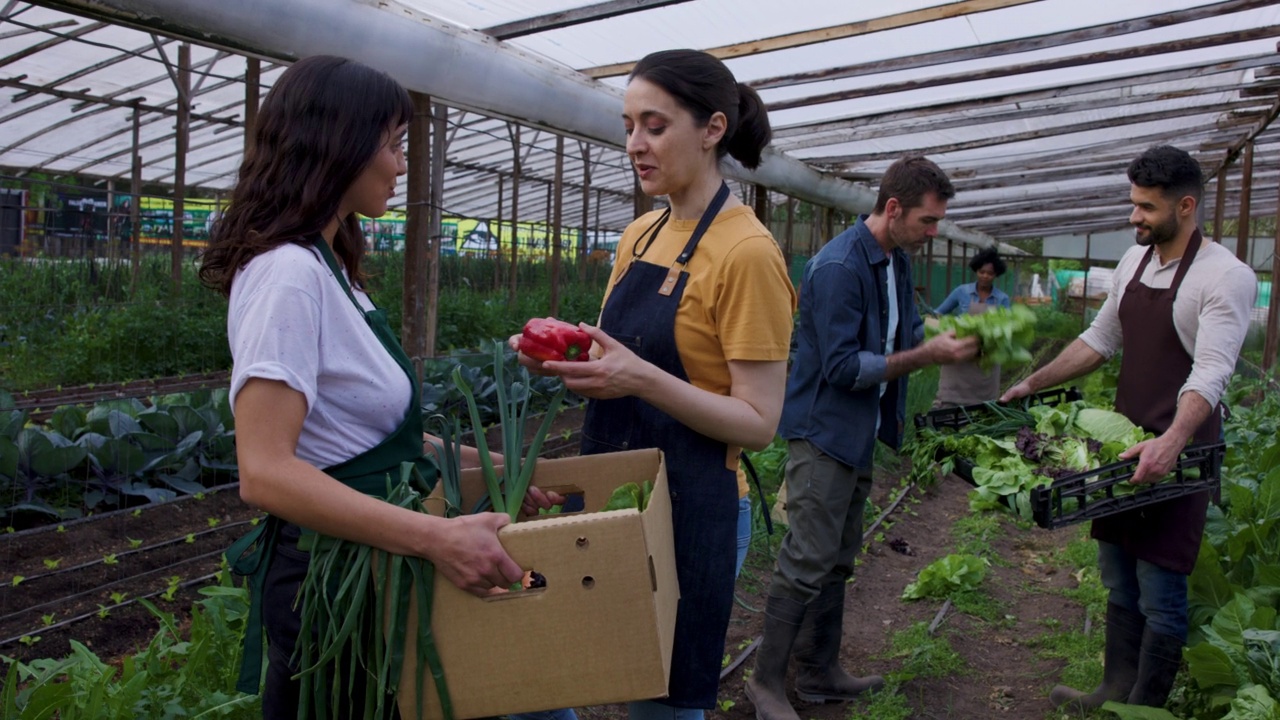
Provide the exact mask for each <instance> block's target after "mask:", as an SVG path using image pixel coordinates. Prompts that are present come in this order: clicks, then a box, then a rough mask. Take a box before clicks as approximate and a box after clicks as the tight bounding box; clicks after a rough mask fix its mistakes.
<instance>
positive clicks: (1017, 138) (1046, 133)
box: [805, 100, 1257, 165]
mask: <svg viewBox="0 0 1280 720" xmlns="http://www.w3.org/2000/svg"><path fill="white" fill-rule="evenodd" d="M1256 106H1257V103H1256V102H1253V101H1247V100H1236V101H1234V102H1230V103H1221V104H1219V105H1216V106H1213V107H1207V106H1201V105H1197V106H1193V107H1189V108H1178V109H1164V110H1158V111H1155V112H1149V113H1139V114H1137V115H1118V116H1116V117H1111V118H1105V119H1103V120H1093V121H1089V122H1083V123H1074V124H1068V125H1054V126H1051V127H1046V128H1036V129H1034V130H1027V131H1025V132H1020V133H1010V134H1008V135H999V136H988V137H983V138H978V139H976V140H965V141H962V142H954V143H944V144H941V145H932V146H928V147H921V148H914V149H912V150H911V151H910V152H911V153H913V154H920V155H936V154H941V153H949V152H958V151H961V150H973V149H977V148H984V147H992V146H995V145H1008V144H1010V143H1016V142H1024V141H1027V140H1039V139H1041V138H1047V137H1057V136H1059V135H1072V134H1075V133H1081V132H1089V131H1091V130H1102V129H1105V128H1113V127H1124V126H1126V125H1137V124H1139V123H1147V122H1158V121H1160V120H1168V119H1170V118H1178V117H1187V116H1193V115H1207V114H1210V113H1216V112H1219V111H1222V110H1227V109H1231V108H1235V107H1256ZM1214 127H1217V123H1216V122H1215V123H1214ZM904 152H905V151H900V150H899V151H886V152H878V153H864V154H861V155H834V156H823V157H809V158H805V160H807V161H809V162H814V163H822V164H826V165H843V164H846V163H855V162H859V161H868V160H889V159H892V158H897V157H901V156H902V155H903V154H904Z"/></svg>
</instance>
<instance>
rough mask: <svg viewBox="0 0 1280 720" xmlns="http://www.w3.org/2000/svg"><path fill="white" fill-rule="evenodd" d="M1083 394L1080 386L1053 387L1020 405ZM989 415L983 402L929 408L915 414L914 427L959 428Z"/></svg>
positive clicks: (1049, 402)
mask: <svg viewBox="0 0 1280 720" xmlns="http://www.w3.org/2000/svg"><path fill="white" fill-rule="evenodd" d="M1083 397H1084V395H1083V394H1082V393H1081V392H1080V388H1076V387H1070V388H1053V389H1052V390H1042V391H1040V392H1038V393H1035V394H1033V395H1031V396H1030V397H1028V398H1026V399H1025V400H1024V401H1023V405H1022V407H1024V408H1028V407H1032V406H1035V405H1049V406H1053V405H1060V404H1062V403H1065V402H1072V401H1073V400H1080V399H1082V398H1083ZM989 415H991V408H989V407H987V405H986V404H985V403H979V404H977V405H962V406H960V407H952V408H939V409H937V410H930V411H929V412H927V413H924V414H923V415H916V417H915V423H916V427H918V428H922V427H931V428H933V429H935V430H959V429H960V428H962V427H964V426H965V425H968V424H969V423H971V422H973V421H974V420H977V419H981V418H984V417H987V416H989Z"/></svg>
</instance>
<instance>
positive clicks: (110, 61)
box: [13, 38, 173, 102]
mask: <svg viewBox="0 0 1280 720" xmlns="http://www.w3.org/2000/svg"><path fill="white" fill-rule="evenodd" d="M164 42H166V43H171V42H173V40H170V39H168V38H166V39H165V41H164ZM150 47H151V43H147V44H146V45H144V46H142V47H140V48H138V49H136V50H127V51H125V52H122V53H120V54H119V55H117V56H115V57H113V58H107V59H106V60H103V61H101V62H97V63H94V64H92V65H89V66H87V67H83V68H80V69H79V70H77V71H75V72H73V73H71V74H70V75H64V76H62V77H60V78H58V79H57V80H51V81H49V82H47V83H45V84H44V85H41V86H40V87H42V88H46V89H49V90H52V89H54V88H56V87H58V86H59V85H62V84H64V83H69V82H71V81H72V80H77V79H79V78H82V77H84V76H86V75H92V74H93V73H95V72H98V71H99V70H103V69H106V68H109V67H111V66H112V65H116V64H119V63H122V62H124V61H125V60H129V59H132V57H133V56H135V55H137V54H139V53H141V52H143V51H144V50H146V49H148V48H150ZM37 94H38V93H36V92H34V91H33V92H22V93H18V94H17V95H14V96H13V101H14V102H20V101H22V100H26V99H27V98H29V97H33V96H35V95H37Z"/></svg>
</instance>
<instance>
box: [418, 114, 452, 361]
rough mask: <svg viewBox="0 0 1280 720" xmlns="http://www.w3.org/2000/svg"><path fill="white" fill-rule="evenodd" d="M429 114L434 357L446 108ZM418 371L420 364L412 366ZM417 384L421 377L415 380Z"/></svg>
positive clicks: (431, 353) (432, 352) (432, 351)
mask: <svg viewBox="0 0 1280 720" xmlns="http://www.w3.org/2000/svg"><path fill="white" fill-rule="evenodd" d="M432 110H433V112H432V114H431V212H430V218H431V219H430V222H429V225H430V227H429V232H428V233H427V278H426V284H427V324H426V325H427V327H426V330H427V336H426V343H425V344H426V355H427V356H428V357H435V356H436V347H437V345H438V344H439V330H440V245H441V243H443V242H444V166H445V162H446V161H447V160H448V157H447V153H448V151H449V147H448V144H449V108H447V107H445V106H444V105H442V104H440V103H436V104H435V105H433V106H432ZM416 367H418V368H419V369H420V368H421V366H420V365H418V366H416ZM418 381H419V382H421V381H422V378H421V377H419V378H418Z"/></svg>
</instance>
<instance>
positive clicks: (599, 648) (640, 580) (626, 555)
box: [398, 450, 680, 720]
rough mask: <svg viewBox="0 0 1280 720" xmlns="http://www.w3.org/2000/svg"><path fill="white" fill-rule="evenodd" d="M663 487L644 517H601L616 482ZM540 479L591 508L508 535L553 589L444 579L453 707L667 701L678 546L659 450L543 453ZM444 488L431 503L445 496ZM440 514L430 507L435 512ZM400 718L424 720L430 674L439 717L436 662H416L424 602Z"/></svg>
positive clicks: (442, 614)
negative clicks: (485, 588)
mask: <svg viewBox="0 0 1280 720" xmlns="http://www.w3.org/2000/svg"><path fill="white" fill-rule="evenodd" d="M646 480H650V481H652V482H653V484H654V488H653V495H652V498H651V499H650V501H649V505H648V507H647V508H646V509H645V510H644V512H639V511H636V510H633V509H628V510H611V511H609V512H599V510H600V508H602V507H604V505H605V503H606V502H607V501H608V500H609V496H610V495H611V494H612V492H613V490H614V488H616V487H618V486H620V485H622V484H624V483H627V482H636V483H643V482H644V481H646ZM532 482H533V485H535V486H537V487H540V488H543V489H546V490H554V491H557V492H561V493H565V494H581V496H582V500H583V504H584V510H583V511H581V512H577V513H572V514H566V515H550V516H543V517H539V518H534V519H530V520H526V521H522V522H519V523H513V524H512V525H509V526H507V527H505V528H503V529H502V531H501V532H500V533H499V538H500V539H501V541H502V544H503V546H504V547H505V548H506V549H507V552H509V553H510V554H511V557H512V558H514V559H515V561H516V562H517V563H519V564H520V566H521V567H523V568H525V569H526V570H528V569H533V570H536V571H538V572H540V573H542V574H543V575H544V576H545V577H546V579H547V585H546V587H545V588H539V589H530V590H524V591H521V592H516V593H506V594H499V595H495V596H492V597H488V598H478V597H475V596H473V595H470V594H468V593H466V592H464V591H462V590H459V589H458V588H456V587H454V585H453V584H452V583H450V582H449V581H448V580H445V579H444V578H443V577H440V576H438V575H437V577H436V581H435V604H434V607H433V608H432V623H431V625H432V631H433V633H434V635H435V639H436V644H437V647H438V649H439V651H440V658H441V662H442V664H443V666H444V672H445V677H446V679H447V681H448V688H449V696H450V699H451V700H452V701H453V710H454V716H455V717H456V718H459V719H460V720H461V719H462V718H478V717H490V716H497V715H505V714H509V713H514V712H533V711H538V710H552V709H556V708H563V707H581V706H585V705H600V704H605V703H617V702H627V701H631V700H643V699H648V698H655V697H663V696H665V695H666V694H667V678H668V675H669V674H670V671H671V646H672V642H673V640H674V635H675V624H676V601H677V600H678V599H679V597H680V592H679V588H678V586H677V581H676V566H675V550H674V545H673V541H672V530H671V498H670V495H669V494H668V490H667V474H666V468H665V465H664V464H663V458H662V453H661V452H660V451H658V450H633V451H629V452H619V453H609V454H605V455H591V456H584V457H574V458H565V459H558V460H541V461H539V462H538V465H537V467H536V469H535V471H534V475H533V481H532ZM484 492H485V485H484V481H483V479H482V478H481V476H480V473H479V471H478V470H477V471H467V472H466V473H464V476H463V479H462V495H463V507H467V508H470V507H474V506H475V503H476V502H477V501H478V500H479V499H480V498H481V497H482V496H483V495H484ZM441 495H442V492H441V490H440V489H439V488H437V489H436V492H435V493H433V494H432V498H434V499H435V500H434V501H432V500H431V499H429V501H428V507H429V508H431V507H433V506H435V507H438V506H439V505H440V504H442V499H441V498H440V497H439V496H441ZM433 512H434V511H433ZM410 608H412V609H411V610H410V614H409V626H408V628H407V636H408V637H407V639H406V643H405V658H406V662H405V668H404V672H403V673H402V674H401V677H400V696H399V698H398V700H399V704H400V712H401V715H402V716H403V717H404V718H406V720H409V719H411V718H414V717H416V712H417V705H416V703H417V699H416V687H415V683H416V675H417V673H419V672H422V673H423V677H424V691H425V694H426V699H425V702H424V703H423V717H424V718H430V719H432V720H435V719H438V718H441V717H442V714H441V711H440V703H439V698H438V696H437V695H436V690H435V684H434V682H433V681H432V679H431V676H430V671H429V670H428V669H427V668H422V669H419V668H417V667H416V666H415V664H414V663H413V662H412V660H411V659H412V658H414V657H415V653H416V652H417V650H416V641H415V638H416V627H417V613H416V608H417V601H416V599H415V600H414V601H413V602H412V603H411V604H410Z"/></svg>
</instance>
